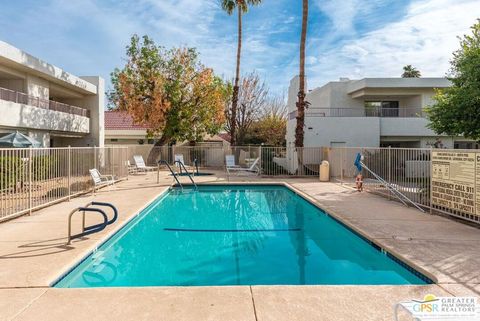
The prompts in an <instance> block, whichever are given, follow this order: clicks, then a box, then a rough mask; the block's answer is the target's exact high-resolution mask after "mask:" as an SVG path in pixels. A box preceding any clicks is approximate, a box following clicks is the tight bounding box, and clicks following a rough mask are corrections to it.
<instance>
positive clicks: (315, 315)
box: [0, 173, 480, 321]
mask: <svg viewBox="0 0 480 321" xmlns="http://www.w3.org/2000/svg"><path fill="white" fill-rule="evenodd" d="M182 179H185V178H182ZM199 180H200V181H203V182H210V183H224V182H226V179H225V177H224V176H223V173H217V175H215V176H210V177H207V176H205V177H200V178H199ZM258 180H259V178H256V177H233V178H231V179H230V181H258ZM261 181H262V182H279V181H280V180H279V179H275V180H272V179H261ZM283 181H285V182H287V183H289V184H291V185H292V186H293V187H294V188H295V189H297V190H298V191H299V192H301V193H304V194H305V196H306V197H308V198H311V200H313V201H315V202H316V203H317V204H318V205H320V206H321V207H322V208H324V209H326V210H327V211H328V212H330V213H331V214H332V215H334V216H336V217H338V218H339V219H341V220H342V221H344V222H345V223H346V224H348V225H350V226H351V227H352V228H354V229H356V230H357V231H359V232H360V233H362V234H364V235H366V236H368V237H369V238H370V239H372V240H373V241H375V242H376V243H378V244H380V245H382V246H384V247H385V248H387V249H389V250H390V251H391V252H392V253H394V254H396V255H398V256H399V257H401V258H403V259H405V260H407V261H409V262H410V264H412V265H415V266H416V267H417V268H419V269H421V270H423V271H424V272H425V273H427V274H429V275H431V276H432V277H434V278H435V279H437V280H438V284H435V285H428V286H251V287H250V286H240V287H145V288H98V289H55V288H50V287H49V286H50V284H51V283H52V282H53V281H55V280H56V279H57V278H58V277H59V276H60V275H61V273H63V272H66V271H68V269H69V268H70V267H71V266H72V264H74V263H75V262H78V260H80V259H81V258H82V257H84V256H85V255H86V254H88V253H89V252H90V251H91V250H92V249H94V248H95V247H96V246H97V245H98V244H99V242H100V241H101V240H102V239H105V238H106V237H108V236H109V235H111V234H112V233H114V232H115V231H116V230H118V229H119V228H121V226H122V225H123V224H125V223H126V222H127V221H128V220H129V219H130V218H131V217H132V216H133V215H135V214H136V213H137V212H139V211H140V210H141V209H142V208H143V207H145V205H146V204H147V203H148V202H150V201H152V200H154V199H155V198H156V197H157V196H158V195H159V194H160V193H162V192H164V191H165V190H166V189H167V188H168V186H169V185H170V184H171V183H172V177H170V176H168V175H166V174H165V173H162V175H161V177H160V184H157V177H156V174H154V173H151V174H149V175H137V176H133V177H130V179H129V180H128V181H123V182H120V183H119V184H117V186H116V188H114V189H112V190H108V189H103V190H101V191H100V192H99V193H97V195H95V196H93V195H91V194H89V195H84V196H82V197H79V198H75V199H72V200H71V201H70V202H63V203H60V204H57V205H53V206H50V207H48V208H45V209H43V210H41V211H38V212H34V213H33V215H32V216H24V217H21V218H18V219H16V220H13V221H10V222H6V223H3V224H0V320H89V321H92V320H107V319H109V320H392V318H393V308H392V306H393V305H394V304H395V303H397V302H399V301H402V300H410V299H413V298H416V299H421V298H423V296H424V295H425V294H428V293H432V294H435V295H437V296H441V295H476V296H478V295H479V294H480V286H479V284H480V273H479V271H480V230H479V229H476V228H474V227H470V226H468V225H465V224H461V223H458V222H455V221H453V220H449V219H446V218H442V217H439V216H432V215H429V214H422V213H420V212H418V211H416V210H413V209H409V208H405V207H403V206H402V205H400V204H397V203H395V202H391V201H388V200H386V199H383V198H381V197H378V196H374V195H372V194H368V193H358V192H355V191H353V190H351V189H349V188H346V187H342V186H340V185H337V184H333V183H319V182H316V181H315V180H313V179H285V180H283ZM92 200H98V201H101V200H103V201H110V202H112V203H114V204H115V205H116V206H117V207H118V209H119V213H120V216H119V222H118V223H116V224H115V225H114V226H109V227H108V228H107V229H106V230H104V231H102V232H100V233H97V234H93V235H90V236H88V237H85V238H84V239H80V240H76V241H75V242H73V243H72V244H71V245H70V246H66V245H65V241H66V229H67V222H66V220H67V216H68V213H69V212H70V211H71V210H72V209H73V208H75V207H77V206H81V205H84V204H85V203H88V202H90V201H92ZM79 218H80V216H78V217H77V218H76V219H75V220H74V226H76V228H77V231H78V229H79V227H80V220H79Z"/></svg>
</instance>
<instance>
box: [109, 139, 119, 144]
mask: <svg viewBox="0 0 480 321" xmlns="http://www.w3.org/2000/svg"><path fill="white" fill-rule="evenodd" d="M110 141H111V142H112V143H113V142H118V139H117V138H112V139H110Z"/></svg>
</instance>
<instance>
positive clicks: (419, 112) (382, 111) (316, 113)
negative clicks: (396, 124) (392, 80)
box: [288, 107, 426, 120]
mask: <svg viewBox="0 0 480 321" xmlns="http://www.w3.org/2000/svg"><path fill="white" fill-rule="evenodd" d="M296 116H297V111H296V110H294V111H292V112H290V113H289V114H288V119H291V120H292V119H295V117H296ZM425 116H426V115H425V110H423V109H422V108H421V107H405V108H404V107H400V108H386V107H364V108H362V107H357V108H318V107H309V108H308V109H307V110H306V111H305V117H382V118H425Z"/></svg>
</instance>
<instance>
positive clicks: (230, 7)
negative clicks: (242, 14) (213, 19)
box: [222, 0, 237, 15]
mask: <svg viewBox="0 0 480 321" xmlns="http://www.w3.org/2000/svg"><path fill="white" fill-rule="evenodd" d="M236 6H237V3H236V1H235V0H222V9H223V10H225V11H226V12H227V13H228V14H230V15H231V14H232V13H233V11H234V10H235V7H236Z"/></svg>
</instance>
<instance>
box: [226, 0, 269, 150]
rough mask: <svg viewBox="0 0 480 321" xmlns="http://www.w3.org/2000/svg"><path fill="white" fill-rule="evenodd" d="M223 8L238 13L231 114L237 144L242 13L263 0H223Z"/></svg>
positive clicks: (233, 140)
mask: <svg viewBox="0 0 480 321" xmlns="http://www.w3.org/2000/svg"><path fill="white" fill-rule="evenodd" d="M221 1H222V9H223V10H225V11H226V12H227V13H228V14H229V15H231V14H233V12H234V11H235V9H237V13H238V45H237V67H236V70H235V82H234V85H233V96H232V110H231V114H230V137H231V138H230V144H231V145H232V146H233V145H235V135H236V133H235V132H236V129H237V128H236V127H237V126H236V119H237V104H238V91H239V83H240V55H241V52H242V14H244V13H245V12H247V11H248V6H249V5H254V6H255V5H258V4H260V3H261V2H262V0H221Z"/></svg>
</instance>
